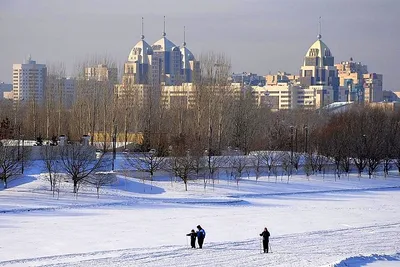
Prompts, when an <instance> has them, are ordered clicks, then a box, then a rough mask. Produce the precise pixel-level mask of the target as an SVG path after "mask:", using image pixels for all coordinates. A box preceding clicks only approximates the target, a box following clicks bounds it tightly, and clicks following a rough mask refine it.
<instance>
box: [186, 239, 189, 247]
mask: <svg viewBox="0 0 400 267" xmlns="http://www.w3.org/2000/svg"><path fill="white" fill-rule="evenodd" d="M186 248H189V242H188V237H187V236H186Z"/></svg>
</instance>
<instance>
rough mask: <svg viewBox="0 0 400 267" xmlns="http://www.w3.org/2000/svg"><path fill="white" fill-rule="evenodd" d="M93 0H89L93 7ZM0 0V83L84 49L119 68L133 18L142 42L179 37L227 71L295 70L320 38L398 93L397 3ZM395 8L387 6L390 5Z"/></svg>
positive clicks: (74, 59) (338, 56)
mask: <svg viewBox="0 0 400 267" xmlns="http://www.w3.org/2000/svg"><path fill="white" fill-rule="evenodd" d="M95 3H97V4H95ZM211 3H212V1H210V0H205V1H202V2H201V3H198V2H195V1H184V2H183V1H179V0H172V1H168V2H164V1H151V3H143V4H141V5H140V7H138V2H137V1H122V0H120V1H113V5H112V6H111V4H109V3H108V2H106V1H96V2H95V1H82V3H81V2H79V1H54V2H53V1H51V2H50V1H45V0H40V1H34V2H33V1H32V2H30V1H21V0H19V1H8V0H6V1H2V2H0V10H1V11H0V12H1V13H0V36H1V38H2V46H1V47H2V49H1V51H0V55H1V56H0V58H1V59H2V60H1V63H0V80H1V81H4V82H11V80H12V64H13V63H17V62H22V60H23V59H24V58H26V57H27V56H28V54H31V55H32V57H33V58H35V60H37V61H38V62H39V63H46V64H51V63H54V62H64V63H65V65H66V67H67V73H68V74H69V75H72V74H73V71H74V66H75V65H76V64H77V63H79V62H82V61H84V60H85V59H87V58H88V57H90V56H93V55H100V56H101V55H106V56H108V57H110V58H112V59H114V60H115V61H116V62H117V63H118V67H119V68H121V66H122V64H123V63H124V62H125V61H126V60H127V55H128V54H129V51H130V50H131V49H132V47H133V46H134V45H135V44H136V43H137V42H138V41H139V40H140V35H141V17H142V16H143V17H144V18H145V27H144V35H145V38H146V41H147V42H149V43H153V42H155V41H156V40H157V39H159V38H160V37H161V36H162V32H163V16H164V15H165V16H166V17H167V27H166V33H167V37H168V38H169V39H170V40H172V41H174V42H175V43H176V45H180V46H181V45H182V43H183V27H184V26H186V42H187V45H188V47H190V50H191V51H192V52H193V53H194V54H195V56H196V57H197V58H199V56H200V54H201V53H204V52H208V51H215V52H223V53H225V54H226V55H227V56H228V58H230V59H231V63H232V72H241V71H247V72H254V73H258V74H259V75H265V74H268V73H269V72H272V73H274V72H276V71H278V70H281V71H286V72H291V73H293V74H298V72H299V66H301V65H302V61H303V58H304V55H305V53H306V52H307V49H308V47H309V46H310V44H312V43H313V42H314V41H315V40H316V39H317V33H318V18H319V16H321V17H322V39H323V40H324V42H326V43H327V44H328V46H329V47H330V49H332V53H333V54H334V55H335V63H339V62H341V61H347V60H349V58H350V57H352V58H353V59H354V61H357V62H358V61H361V62H363V63H364V64H366V65H368V69H369V71H370V72H377V73H382V74H383V75H384V89H385V90H393V91H398V90H400V84H399V82H398V81H397V77H396V73H395V70H396V69H397V68H396V67H397V64H396V63H397V62H398V61H399V53H398V52H397V51H398V48H397V47H396V45H397V44H398V40H397V39H398V36H396V34H395V33H394V31H395V29H396V26H397V25H399V19H398V18H396V10H398V8H400V3H398V2H397V1H391V0H385V1H372V0H366V1H351V2H349V3H348V2H346V1H342V0H339V1H335V2H333V3H332V2H329V1H318V0H306V1H289V0H287V1H263V0H242V1H240V0H233V1H220V2H219V3H217V4H211ZM396 7H397V8H396Z"/></svg>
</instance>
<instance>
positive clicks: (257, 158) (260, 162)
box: [250, 151, 269, 182]
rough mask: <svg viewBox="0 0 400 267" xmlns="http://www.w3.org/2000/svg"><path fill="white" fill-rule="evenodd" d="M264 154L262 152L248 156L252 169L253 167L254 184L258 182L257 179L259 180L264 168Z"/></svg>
mask: <svg viewBox="0 0 400 267" xmlns="http://www.w3.org/2000/svg"><path fill="white" fill-rule="evenodd" d="M264 154H265V152H264V151H263V152H261V151H256V152H254V153H253V154H251V155H250V157H251V162H252V163H253V167H254V173H255V176H256V182H258V179H259V178H260V176H261V174H262V168H263V167H264ZM268 177H269V174H268Z"/></svg>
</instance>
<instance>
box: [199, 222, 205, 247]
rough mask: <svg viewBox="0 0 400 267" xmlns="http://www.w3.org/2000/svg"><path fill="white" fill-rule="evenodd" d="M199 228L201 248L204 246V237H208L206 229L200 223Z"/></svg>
mask: <svg viewBox="0 0 400 267" xmlns="http://www.w3.org/2000/svg"><path fill="white" fill-rule="evenodd" d="M197 230H198V231H197V243H198V244H199V248H203V243H204V238H206V231H204V229H203V228H201V226H200V225H197Z"/></svg>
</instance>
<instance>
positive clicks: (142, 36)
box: [140, 17, 144, 40]
mask: <svg viewBox="0 0 400 267" xmlns="http://www.w3.org/2000/svg"><path fill="white" fill-rule="evenodd" d="M140 39H142V40H144V22H143V17H142V35H141V36H140Z"/></svg>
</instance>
